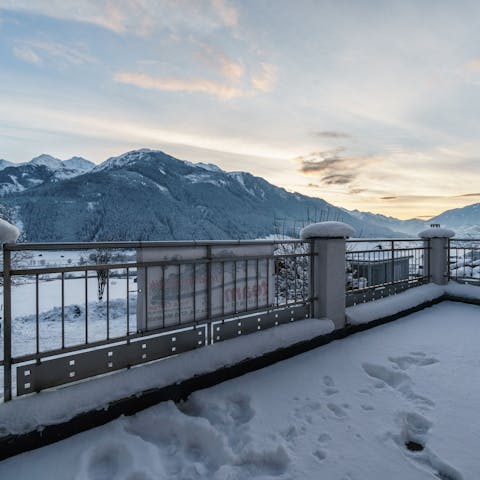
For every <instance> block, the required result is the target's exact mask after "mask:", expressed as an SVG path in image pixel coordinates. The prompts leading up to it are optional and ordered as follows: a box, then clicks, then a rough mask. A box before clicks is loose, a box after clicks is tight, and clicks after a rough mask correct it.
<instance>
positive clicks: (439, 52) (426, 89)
mask: <svg viewBox="0 0 480 480" xmlns="http://www.w3.org/2000/svg"><path fill="white" fill-rule="evenodd" d="M479 18H480V2H478V1H477V0H471V1H464V0H459V1H455V2H453V1H444V0H422V1H419V0H416V1H411V0H403V1H401V2H399V1H396V0H395V1H393V0H392V1H389V0H382V1H377V0H332V1H327V0H296V1H290V0H242V1H233V0H116V1H114V0H75V1H71V0H0V158H4V159H6V160H10V161H13V162H23V161H27V160H29V159H31V158H33V157H34V156H37V155H39V154H41V153H49V154H51V155H54V156H56V157H59V158H69V157H71V156H74V155H79V156H83V157H85V158H88V159H90V160H92V161H94V162H95V163H100V162H102V161H104V160H105V159H106V158H108V157H111V156H115V155H119V154H121V153H124V152H126V151H128V150H132V149H136V148H153V149H159V150H163V151H165V152H166V153H169V154H171V155H173V156H176V157H177V158H180V159H184V160H189V161H193V162H196V161H198V162H199V161H202V162H205V161H207V162H211V163H215V164H217V165H219V166H220V167H222V168H224V169H225V170H242V171H248V172H251V173H253V174H254V175H259V176H262V177H264V178H265V179H267V180H268V181H270V182H271V183H274V184H275V185H278V186H282V187H284V188H286V189H287V190H289V191H297V192H301V193H303V194H306V195H309V196H314V197H320V198H323V199H325V200H327V201H328V202H331V203H333V204H335V205H338V206H342V207H345V208H348V209H360V210H363V211H372V212H375V213H382V214H385V215H391V216H395V217H398V218H411V217H420V218H422V217H423V218H430V217H432V216H434V215H436V214H438V213H440V212H442V211H444V210H446V209H451V208H457V207H461V206H464V205H469V204H472V203H477V202H480V134H479V132H480V115H479V114H478V112H479V111H480V28H479V23H478V19H479Z"/></svg>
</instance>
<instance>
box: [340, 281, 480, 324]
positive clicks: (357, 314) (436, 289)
mask: <svg viewBox="0 0 480 480" xmlns="http://www.w3.org/2000/svg"><path fill="white" fill-rule="evenodd" d="M443 295H451V296H452V297H460V298H466V299H469V300H480V288H479V287H476V286H473V285H464V284H460V283H457V282H449V283H448V284H447V285H436V284H434V283H429V284H427V285H422V286H420V287H415V288H411V289H410V290H406V291H404V292H402V293H399V294H397V295H391V296H389V297H385V298H381V299H379V300H375V301H372V302H367V303H361V304H358V305H354V306H352V307H348V308H346V311H345V313H346V319H347V323H349V324H350V325H362V324H365V323H369V322H374V321H375V320H379V319H380V318H385V317H389V316H390V315H395V314H397V313H400V312H404V311H406V310H408V309H410V308H414V307H418V306H419V305H421V304H422V303H427V302H431V301H432V300H435V299H437V298H440V297H441V296H443Z"/></svg>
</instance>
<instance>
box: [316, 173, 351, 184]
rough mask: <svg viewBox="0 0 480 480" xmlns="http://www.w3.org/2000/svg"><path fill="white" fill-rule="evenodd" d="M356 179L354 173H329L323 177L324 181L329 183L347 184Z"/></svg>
mask: <svg viewBox="0 0 480 480" xmlns="http://www.w3.org/2000/svg"><path fill="white" fill-rule="evenodd" d="M354 179H355V176H354V175H337V174H333V175H327V176H325V177H323V178H322V182H323V183H326V184H327V185H346V184H347V183H352V182H353V180H354Z"/></svg>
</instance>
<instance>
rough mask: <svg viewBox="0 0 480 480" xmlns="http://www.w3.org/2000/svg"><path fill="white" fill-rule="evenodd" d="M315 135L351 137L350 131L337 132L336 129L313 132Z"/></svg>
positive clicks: (322, 136)
mask: <svg viewBox="0 0 480 480" xmlns="http://www.w3.org/2000/svg"><path fill="white" fill-rule="evenodd" d="M312 135H313V136H314V137H321V138H351V136H350V135H349V134H348V133H344V132H337V131H334V130H323V131H319V132H312Z"/></svg>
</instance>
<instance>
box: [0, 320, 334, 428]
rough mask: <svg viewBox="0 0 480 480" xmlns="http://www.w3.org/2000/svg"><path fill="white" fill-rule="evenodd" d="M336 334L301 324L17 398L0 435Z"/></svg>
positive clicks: (3, 414) (317, 324) (7, 408)
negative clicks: (318, 337)
mask: <svg viewBox="0 0 480 480" xmlns="http://www.w3.org/2000/svg"><path fill="white" fill-rule="evenodd" d="M333 330H334V324H333V322H332V321H331V320H328V319H321V320H318V319H306V320H299V321H296V322H292V323H288V324H286V325H280V326H278V327H274V328H270V329H268V330H264V331H261V332H258V333H255V334H252V335H245V336H242V337H238V338H234V339H231V340H225V341H223V342H219V343H214V344H213V345H208V346H206V347H202V348H199V349H196V350H192V351H189V352H185V353H182V354H181V355H176V356H174V357H168V358H165V359H163V360H161V361H157V362H154V363H151V364H148V365H139V366H137V367H135V368H131V369H129V370H122V371H118V372H115V373H112V374H111V375H107V376H103V377H97V378H93V379H91V380H88V381H85V382H82V383H77V384H74V385H69V386H65V387H63V388H59V389H57V390H48V391H43V392H41V393H40V394H34V395H31V396H28V397H22V398H18V399H15V400H14V401H12V402H8V403H4V404H2V405H0V436H6V435H9V434H12V435H21V434H23V433H27V432H31V431H34V430H39V429H41V428H42V427H44V426H48V425H53V424H60V423H64V422H68V421H69V420H71V419H72V418H74V417H75V416H77V415H80V414H82V413H84V412H88V411H92V410H101V409H104V408H108V405H109V404H110V403H112V402H115V401H117V400H121V399H124V398H128V397H130V396H132V395H136V394H140V393H141V392H144V391H146V390H149V389H155V388H162V387H165V386H168V385H172V384H175V383H179V382H182V381H184V380H187V379H189V378H192V377H194V376H196V375H201V374H205V373H209V372H213V371H215V370H218V369H220V368H222V367H228V366H231V365H234V364H237V363H239V362H241V361H243V360H246V359H248V358H256V357H260V356H262V355H264V354H266V353H268V352H273V351H275V350H277V349H279V348H285V347H288V346H290V345H294V344H295V343H299V342H302V341H306V340H311V339H312V338H314V337H317V336H320V335H326V334H328V333H331V332H332V331H333Z"/></svg>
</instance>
